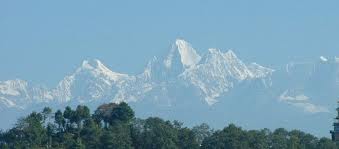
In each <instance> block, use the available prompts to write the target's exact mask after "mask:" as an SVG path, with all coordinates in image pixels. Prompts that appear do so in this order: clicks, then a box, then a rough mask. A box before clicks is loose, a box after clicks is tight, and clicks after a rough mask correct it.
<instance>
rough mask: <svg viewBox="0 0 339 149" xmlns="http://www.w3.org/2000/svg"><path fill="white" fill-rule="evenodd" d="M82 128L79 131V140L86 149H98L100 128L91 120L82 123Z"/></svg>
mask: <svg viewBox="0 0 339 149" xmlns="http://www.w3.org/2000/svg"><path fill="white" fill-rule="evenodd" d="M83 127H84V128H83V129H82V130H81V138H82V140H83V142H84V144H85V145H86V148H88V149H99V148H100V136H101V128H100V126H99V125H98V124H96V123H95V122H94V120H93V119H87V120H85V121H84V126H83Z"/></svg>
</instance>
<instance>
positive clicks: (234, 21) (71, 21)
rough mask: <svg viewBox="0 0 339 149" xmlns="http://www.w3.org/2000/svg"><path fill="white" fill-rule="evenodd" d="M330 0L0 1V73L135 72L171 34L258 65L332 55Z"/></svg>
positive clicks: (336, 24)
mask: <svg viewBox="0 0 339 149" xmlns="http://www.w3.org/2000/svg"><path fill="white" fill-rule="evenodd" d="M338 7H339V1H338V0H321V1H320V0H279V1H278V0H246V1H245V0H220V1H216V0H215V1H213V0H170V1H161V0H154V1H148V0H135V1H129V0H107V1H104V0H100V1H94V0H57V1H47V0H29V1H28V0H21V1H18V0H1V1H0V80H7V79H15V78H22V79H26V80H29V81H34V82H39V83H46V84H47V85H49V86H54V85H55V84H56V83H57V82H58V81H59V80H61V79H62V77H63V76H65V75H66V74H70V73H71V72H72V71H74V69H75V68H76V67H78V66H79V65H80V63H81V61H82V60H84V59H87V58H98V59H100V60H102V61H103V62H104V63H105V64H106V65H108V66H109V67H110V68H112V69H113V70H114V71H118V72H125V73H138V72H141V71H142V69H143V67H144V66H145V65H146V63H147V61H148V60H149V59H150V58H151V57H153V56H155V55H162V54H164V53H166V52H167V50H169V48H170V45H171V43H172V42H174V41H175V39H176V38H184V39H186V40H187V41H189V42H191V43H192V45H193V46H194V47H195V48H197V49H198V51H199V52H200V53H204V52H206V50H207V48H209V47H215V48H220V49H223V50H227V49H230V48H232V49H234V51H235V52H236V53H237V54H238V55H239V56H240V57H241V58H243V59H246V61H248V62H249V61H256V62H258V63H261V64H263V65H266V66H270V65H272V66H274V65H278V64H283V63H285V62H287V61H288V60H290V59H293V58H296V57H305V58H312V57H315V58H316V57H318V56H320V55H326V56H334V55H339V9H338Z"/></svg>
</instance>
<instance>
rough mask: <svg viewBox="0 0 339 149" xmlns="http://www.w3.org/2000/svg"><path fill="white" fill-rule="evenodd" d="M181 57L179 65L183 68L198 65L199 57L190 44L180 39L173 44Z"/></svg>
mask: <svg viewBox="0 0 339 149" xmlns="http://www.w3.org/2000/svg"><path fill="white" fill-rule="evenodd" d="M175 44H176V46H177V48H178V51H179V53H180V57H181V63H182V64H183V66H184V67H185V68H189V67H191V66H194V65H196V64H197V63H199V61H200V59H201V56H200V55H199V54H198V53H197V52H196V51H195V50H194V49H193V48H192V46H191V44H189V43H188V42H186V41H185V40H182V39H177V40H176V42H175Z"/></svg>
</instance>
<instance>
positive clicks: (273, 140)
mask: <svg viewBox="0 0 339 149" xmlns="http://www.w3.org/2000/svg"><path fill="white" fill-rule="evenodd" d="M197 116H198V115H197ZM1 121H5V120H4V119H1ZM0 148H1V149H7V148H29V149H32V148H33V149H39V148H58V149H60V148H61V149H62V148H67V149H68V148H70V149H85V148H86V149H99V148H104V149H132V148H135V149H176V148H178V149H198V148H202V149H335V148H337V146H336V144H335V143H334V142H332V141H331V140H330V139H329V138H317V137H315V136H313V135H311V134H308V133H305V132H302V131H299V130H292V131H287V130H285V129H284V128H279V129H276V130H274V131H270V130H268V129H262V130H243V129H242V128H240V127H237V126H235V125H233V124H230V125H228V126H227V127H225V128H224V129H222V130H213V129H211V128H210V127H209V126H208V125H207V124H201V125H199V126H195V127H193V128H188V127H185V126H183V123H181V122H179V121H173V122H170V121H166V120H163V119H161V118H157V117H150V118H147V119H139V118H135V114H134V111H133V110H132V109H131V108H130V106H129V105H128V104H126V103H124V102H122V103H120V104H114V103H110V104H103V105H101V106H99V107H98V108H97V109H96V110H95V111H94V112H91V111H90V109H89V108H88V107H86V106H83V105H79V106H77V108H76V109H72V108H71V107H66V108H65V109H64V110H57V111H53V110H52V109H51V108H48V107H46V108H44V109H43V110H42V111H41V112H32V113H31V114H29V115H28V116H26V117H24V118H21V119H19V120H18V121H17V123H16V125H15V126H14V127H13V128H11V129H9V130H6V131H2V132H0Z"/></svg>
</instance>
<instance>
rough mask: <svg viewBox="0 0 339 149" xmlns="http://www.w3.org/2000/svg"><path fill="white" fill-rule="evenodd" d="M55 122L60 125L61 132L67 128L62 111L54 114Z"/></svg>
mask: <svg viewBox="0 0 339 149" xmlns="http://www.w3.org/2000/svg"><path fill="white" fill-rule="evenodd" d="M54 122H55V123H56V124H57V125H58V129H59V131H63V128H64V127H65V123H66V121H65V118H64V116H63V114H62V112H61V111H60V110H58V111H57V112H55V114H54Z"/></svg>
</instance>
